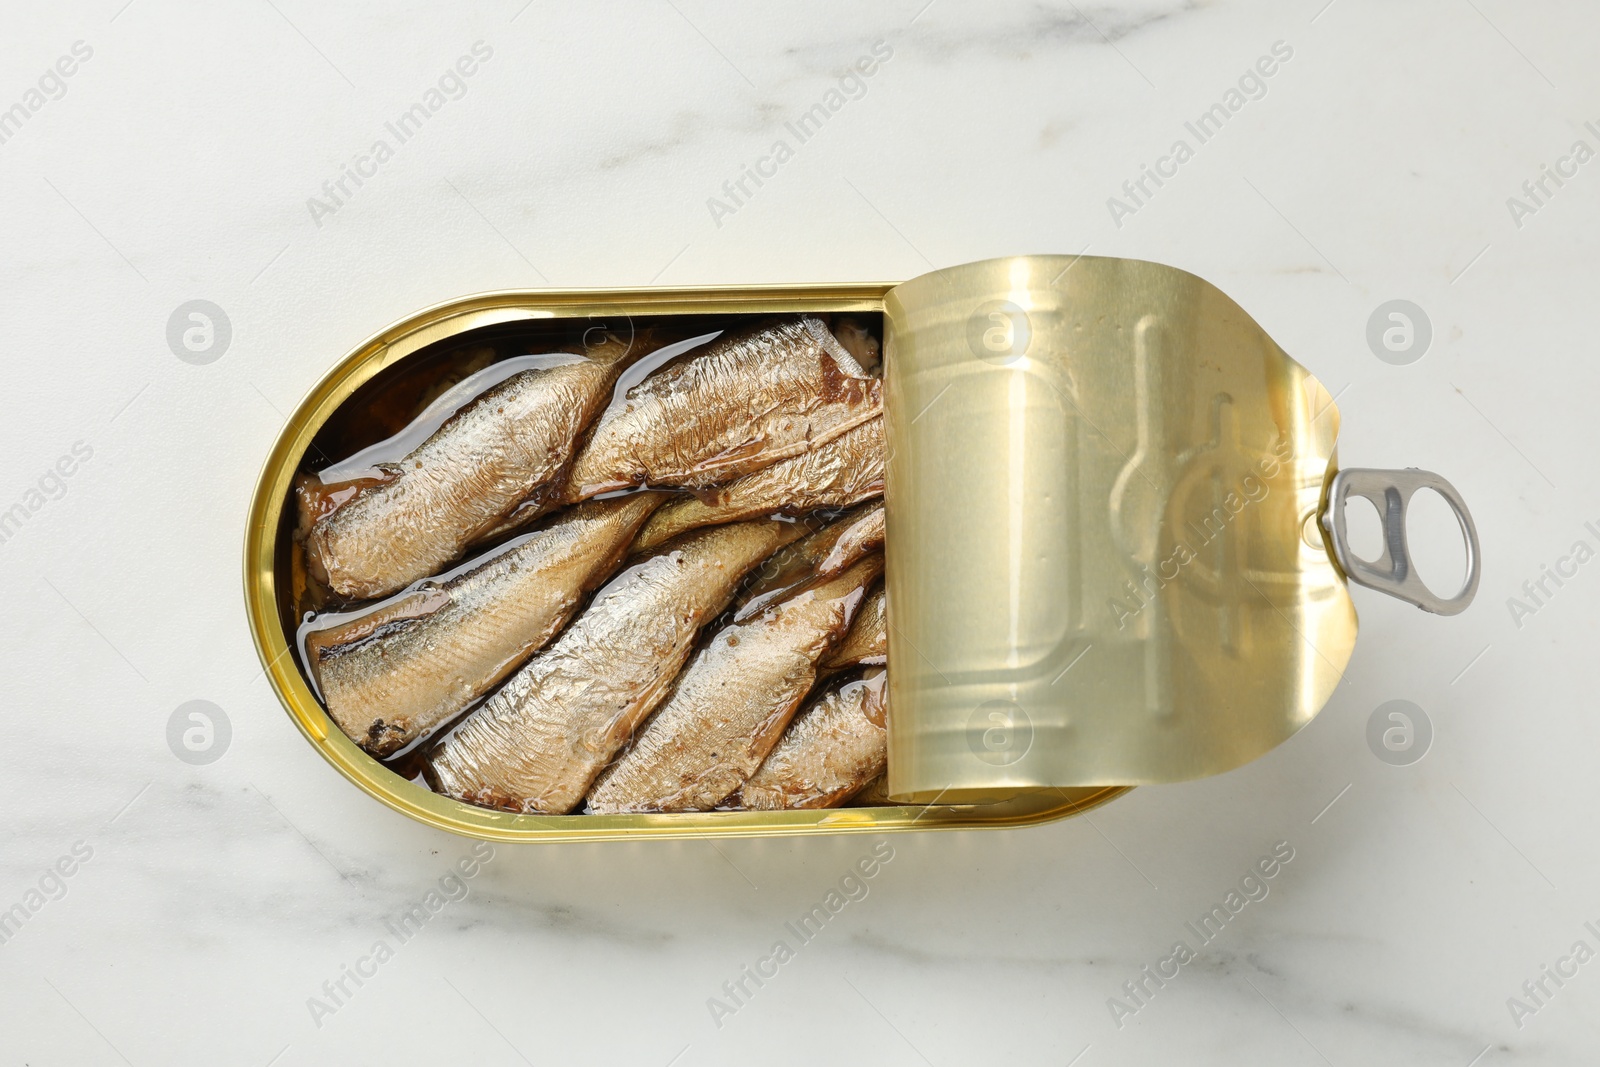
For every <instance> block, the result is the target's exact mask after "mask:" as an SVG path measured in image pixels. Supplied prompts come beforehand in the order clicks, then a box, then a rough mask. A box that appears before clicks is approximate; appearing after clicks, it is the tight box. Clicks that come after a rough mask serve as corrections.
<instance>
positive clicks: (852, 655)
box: [822, 585, 889, 671]
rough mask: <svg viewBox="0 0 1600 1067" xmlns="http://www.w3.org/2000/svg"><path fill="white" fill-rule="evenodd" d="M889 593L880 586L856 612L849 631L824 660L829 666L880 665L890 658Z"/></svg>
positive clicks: (832, 669) (837, 668)
mask: <svg viewBox="0 0 1600 1067" xmlns="http://www.w3.org/2000/svg"><path fill="white" fill-rule="evenodd" d="M888 613H889V597H888V594H887V593H885V592H884V589H883V586H881V585H880V586H878V588H877V589H874V590H873V591H872V595H871V596H869V597H867V599H866V602H865V603H864V604H862V605H861V609H860V610H859V611H857V612H856V617H855V621H854V622H852V623H851V624H850V632H849V633H848V634H846V635H845V638H844V640H843V641H841V642H839V645H838V647H837V648H835V649H834V650H833V651H832V652H830V653H828V658H827V659H825V660H823V661H822V666H823V668H824V669H826V670H830V671H838V670H845V669H847V668H849V667H867V666H875V667H881V666H883V665H884V664H885V663H887V662H888V661H889V614H888Z"/></svg>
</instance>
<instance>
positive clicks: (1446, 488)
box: [1322, 467, 1480, 615]
mask: <svg viewBox="0 0 1600 1067" xmlns="http://www.w3.org/2000/svg"><path fill="white" fill-rule="evenodd" d="M1419 489H1432V490H1433V491H1434V492H1436V493H1438V494H1439V495H1440V496H1442V497H1443V498H1444V500H1445V503H1447V504H1449V505H1450V510H1451V511H1453V512H1455V516H1456V522H1458V523H1460V525H1461V535H1462V536H1463V537H1464V538H1465V539H1466V542H1467V580H1466V583H1465V584H1464V585H1462V587H1461V591H1460V592H1458V593H1457V594H1456V595H1455V596H1453V597H1449V598H1444V597H1439V596H1436V595H1435V594H1434V593H1433V592H1432V591H1431V590H1430V589H1429V588H1428V587H1427V586H1426V585H1424V584H1423V581H1422V579H1421V578H1420V577H1418V575H1417V571H1416V568H1415V567H1414V566H1413V565H1412V562H1411V553H1410V549H1409V547H1408V545H1407V543H1406V508H1407V507H1408V506H1409V505H1410V503H1411V498H1412V497H1413V496H1414V495H1416V492H1417V490H1419ZM1352 495H1354V496H1359V497H1365V498H1366V499H1367V500H1370V501H1371V502H1372V504H1373V506H1374V507H1376V508H1377V509H1378V516H1379V519H1380V521H1381V522H1382V523H1383V555H1381V556H1379V557H1378V558H1377V559H1375V560H1372V561H1370V562H1369V561H1367V560H1364V559H1362V558H1361V557H1359V556H1357V555H1356V554H1355V553H1354V552H1352V551H1351V550H1350V535H1349V530H1348V527H1347V526H1346V520H1345V502H1346V501H1347V500H1348V499H1349V498H1350V497H1351V496H1352ZM1322 525H1323V526H1324V527H1325V528H1326V529H1327V531H1328V536H1329V540H1330V541H1331V542H1332V544H1333V554H1334V558H1335V559H1336V560H1338V563H1339V567H1340V569H1341V570H1343V571H1344V573H1345V576H1346V577H1347V578H1349V579H1350V580H1351V581H1352V582H1355V583H1356V584H1357V585H1364V586H1366V587H1367V588H1369V589H1376V590H1378V591H1379V592H1382V593H1388V594H1389V595H1390V596H1392V597H1395V598H1396V599H1399V600H1404V601H1406V602H1407V603H1408V604H1415V605H1416V606H1417V607H1419V608H1421V609H1422V610H1423V611H1431V612H1433V613H1434V614H1435V615H1456V614H1459V613H1460V612H1462V611H1465V610H1466V607H1467V605H1468V604H1470V603H1472V598H1473V596H1475V595H1476V594H1477V592H1478V576H1479V570H1480V552H1479V549H1478V529H1477V527H1476V526H1474V525H1473V524H1472V513H1471V512H1469V511H1468V510H1467V504H1466V501H1464V500H1462V499H1461V494H1460V493H1458V492H1456V488H1455V486H1453V485H1451V484H1450V483H1449V482H1447V481H1445V480H1444V479H1443V478H1441V477H1440V476H1439V475H1437V474H1434V473H1433V472H1432V471H1425V470H1418V469H1417V468H1416V467H1407V468H1406V469H1405V470H1379V469H1375V468H1365V467H1352V468H1349V469H1348V470H1342V471H1340V472H1339V473H1338V474H1336V475H1334V478H1333V484H1332V485H1331V486H1330V487H1329V489H1328V509H1327V511H1326V512H1324V514H1323V516H1322Z"/></svg>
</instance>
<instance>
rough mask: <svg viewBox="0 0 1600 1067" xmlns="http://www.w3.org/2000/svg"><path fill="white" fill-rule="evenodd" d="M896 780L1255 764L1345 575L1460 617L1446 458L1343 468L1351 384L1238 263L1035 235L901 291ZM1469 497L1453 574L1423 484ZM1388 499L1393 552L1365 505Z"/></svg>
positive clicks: (1311, 710)
mask: <svg viewBox="0 0 1600 1067" xmlns="http://www.w3.org/2000/svg"><path fill="white" fill-rule="evenodd" d="M885 311H886V325H885V347H886V358H885V368H886V370H885V376H886V382H885V388H886V394H885V408H886V412H887V417H888V420H889V449H890V452H889V461H888V484H887V497H886V501H887V508H888V522H889V530H890V536H889V538H888V541H887V556H888V559H887V566H888V577H887V580H888V585H889V588H890V590H891V598H890V604H889V623H890V629H889V644H890V649H889V660H890V662H891V663H893V664H894V669H893V670H892V671H891V672H890V701H889V704H890V709H891V711H890V730H891V733H890V746H889V751H890V762H889V791H890V793H891V794H892V795H893V796H894V797H895V798H896V799H899V800H909V801H918V802H923V803H931V802H935V801H936V800H938V801H942V802H944V803H969V802H970V803H980V802H985V801H994V800H999V799H1003V798H1007V797H1011V796H1015V795H1017V794H1018V793H1020V792H1026V791H1032V790H1040V789H1062V788H1070V787H1082V786H1098V785H1133V784H1143V783H1154V782H1174V781H1182V780H1185V779H1190V778H1197V777H1202V776H1205V775H1210V774H1217V773H1220V772H1222V771H1226V770H1229V769H1231V768H1233V767H1237V766H1239V765H1240V764H1243V763H1246V762H1248V761H1249V760H1251V759H1254V758H1255V757H1257V756H1259V755H1261V754H1262V753H1264V752H1266V751H1267V750H1269V749H1271V748H1273V747H1274V746H1276V745H1278V744H1280V743H1281V742H1283V741H1284V740H1285V739H1287V738H1288V737H1289V736H1290V735H1291V734H1293V733H1294V732H1295V731H1296V730H1298V729H1300V727H1302V726H1304V725H1305V724H1306V723H1307V722H1309V721H1310V720H1311V718H1312V717H1313V716H1314V715H1316V713H1317V712H1318V710H1320V709H1321V707H1322V705H1323V704H1324V703H1325V702H1326V700H1327V699H1328V696H1329V695H1330V694H1331V692H1332V690H1333V687H1334V686H1335V685H1336V684H1337V683H1338V681H1339V678H1340V677H1341V675H1342V673H1343V671H1344V669H1345V665H1346V664H1347V662H1348V661H1349V659H1350V655H1351V651H1352V648H1353V646H1354V643H1355V637H1356V615H1355V609H1354V606H1353V605H1352V603H1351V600H1350V596H1349V593H1348V591H1347V589H1346V585H1345V581H1346V579H1347V578H1348V579H1349V580H1353V581H1357V582H1359V583H1361V584H1365V585H1371V586H1373V587H1375V588H1381V589H1384V591H1386V592H1390V593H1392V594H1394V595H1397V596H1400V597H1402V598H1403V599H1407V600H1409V601H1410V602H1412V603H1414V604H1417V605H1418V606H1419V607H1423V608H1424V609H1426V610H1430V611H1435V612H1438V613H1441V614H1453V613H1455V612H1456V611H1459V610H1461V609H1462V608H1464V607H1465V606H1466V604H1467V602H1469V601H1470V600H1471V598H1472V595H1473V593H1474V592H1475V591H1476V586H1477V574H1478V559H1479V557H1478V548H1477V540H1476V532H1475V531H1474V530H1473V527H1472V522H1471V518H1470V516H1469V515H1468V513H1467V510H1466V505H1465V504H1464V503H1463V502H1462V501H1461V499H1460V496H1459V494H1457V493H1456V492H1455V490H1454V489H1453V488H1451V487H1450V486H1449V484H1448V483H1447V482H1445V481H1444V480H1443V479H1442V478H1439V477H1438V476H1437V475H1433V474H1429V473H1427V472H1422V471H1415V470H1408V471H1368V470H1363V471H1346V472H1343V476H1342V477H1336V475H1338V474H1339V472H1338V471H1337V470H1336V458H1335V438H1336V437H1337V435H1338V427H1339V414H1338V410H1337V408H1336V407H1335V406H1334V403H1333V398H1332V397H1330V396H1329V395H1328V392H1327V390H1325V389H1324V388H1323V386H1322V385H1321V383H1320V382H1318V381H1317V380H1316V378H1314V377H1313V376H1312V375H1311V374H1310V373H1309V372H1308V371H1307V370H1306V369H1305V368H1304V367H1302V366H1300V365H1299V364H1298V363H1296V362H1295V361H1294V360H1293V359H1291V358H1290V357H1289V356H1288V355H1287V354H1286V353H1284V351H1283V350H1282V349H1281V348H1279V347H1278V346H1277V344H1275V343H1274V342H1273V341H1272V339H1271V338H1270V337H1268V336H1267V334H1266V332H1265V331H1264V330H1263V329H1262V328H1261V327H1260V326H1259V325H1257V323H1256V322H1255V321H1254V320H1253V319H1251V318H1250V316H1249V315H1248V314H1246V313H1245V312H1244V310H1243V309H1241V308H1240V307H1239V306H1238V305H1237V304H1235V303H1234V302H1233V301H1232V300H1230V299H1229V298H1228V297H1227V296H1226V295H1224V294H1223V293H1222V292H1221V291H1220V290H1218V289H1217V288H1216V287H1215V286H1212V285H1210V284H1209V283H1207V282H1205V281H1203V280H1201V279H1200V278H1197V277H1195V276H1194V275H1191V274H1188V273H1186V272H1184V271H1181V270H1178V269H1175V268H1172V267H1166V266H1161V265H1159V264H1154V263H1146V262H1139V261H1133V260H1122V259H1109V258H1100V257H1087V256H1084V257H1068V256H1024V257H1017V258H1008V259H997V260H989V261H986V262H981V263H973V264H967V265H964V266H960V267H955V268H952V269H949V270H942V271H938V272H935V273H932V274H928V275H924V276H922V277H920V278H916V279H913V280H912V281H909V282H906V283H904V284H902V285H899V286H897V287H895V288H893V289H891V290H890V291H889V292H888V294H887V296H886V297H885ZM1422 488H1430V489H1435V490H1438V491H1439V492H1440V494H1441V495H1442V496H1444V497H1445V499H1446V501H1447V502H1448V503H1449V504H1450V506H1451V507H1452V508H1453V509H1454V510H1455V512H1456V515H1457V517H1458V519H1459V520H1460V522H1461V526H1462V532H1463V534H1464V536H1465V537H1466V539H1467V541H1468V561H1469V567H1468V579H1467V582H1466V585H1465V587H1464V588H1463V589H1462V591H1461V592H1460V593H1459V594H1457V595H1456V596H1455V597H1453V598H1449V599H1443V598H1439V597H1436V596H1434V594H1432V593H1431V592H1429V591H1428V590H1427V588H1426V586H1423V585H1422V583H1421V582H1420V580H1418V579H1417V578H1416V576H1415V573H1414V571H1413V570H1412V568H1411V567H1410V564H1409V558H1408V556H1407V554H1406V549H1405V533H1404V525H1405V523H1404V519H1405V507H1406V504H1407V503H1408V502H1409V500H1410V498H1411V495H1412V494H1413V493H1415V492H1416V491H1418V490H1419V489H1422ZM1350 495H1360V496H1365V497H1367V498H1368V499H1371V500H1372V501H1373V502H1374V503H1375V504H1376V505H1377V506H1378V509H1379V512H1380V515H1381V516H1382V517H1383V521H1384V533H1385V542H1386V546H1387V547H1386V548H1385V551H1384V553H1383V556H1382V557H1381V558H1380V559H1378V560H1376V561H1363V560H1359V559H1357V558H1356V557H1355V556H1354V555H1353V554H1351V553H1350V552H1349V551H1348V548H1347V547H1346V540H1347V534H1346V527H1345V517H1344V510H1343V509H1344V503H1345V500H1346V499H1347V498H1348V497H1349V496H1350Z"/></svg>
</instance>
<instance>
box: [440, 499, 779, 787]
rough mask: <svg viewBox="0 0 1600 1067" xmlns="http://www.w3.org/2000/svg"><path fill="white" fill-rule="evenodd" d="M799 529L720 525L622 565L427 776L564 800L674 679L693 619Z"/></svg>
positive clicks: (702, 619)
mask: <svg viewBox="0 0 1600 1067" xmlns="http://www.w3.org/2000/svg"><path fill="white" fill-rule="evenodd" d="M797 533H798V531H797V530H796V529H795V527H794V524H793V523H784V522H750V523H734V524H731V525H727V526H718V527H714V528H712V529H709V530H702V531H697V532H695V533H692V534H689V535H688V536H686V537H684V538H682V539H680V540H679V541H677V542H676V543H674V544H673V545H670V546H668V547H667V548H665V549H664V550H663V551H661V552H660V553H658V554H657V555H654V556H651V557H649V558H648V559H645V560H643V561H641V562H639V563H636V564H634V565H632V566H630V567H628V568H627V569H626V570H624V571H623V572H622V573H621V574H619V575H618V576H617V577H616V578H614V579H613V580H612V581H611V582H610V583H609V584H608V585H606V587H605V588H603V589H601V590H600V592H598V593H596V594H595V597H594V600H593V601H592V602H591V603H590V605H589V607H588V608H586V609H585V610H584V612H583V614H582V615H580V616H579V617H578V618H577V619H576V620H575V621H574V622H573V623H572V625H571V626H569V627H568V628H567V629H566V631H565V632H564V633H562V635H561V636H560V637H559V638H557V639H556V641H555V643H554V644H552V645H551V646H550V647H549V648H548V649H546V650H545V651H543V652H541V653H540V654H538V655H537V656H535V657H534V658H533V659H532V660H530V661H529V662H528V663H527V665H526V666H524V667H523V668H522V669H521V670H519V671H517V673H516V674H514V675H513V676H512V677H511V680H510V681H508V682H507V683H506V684H505V685H504V686H502V687H501V688H500V690H499V691H498V692H497V693H495V695H494V696H493V697H491V698H490V699H489V700H488V702H486V703H485V704H484V706H483V707H481V708H479V709H478V710H477V711H475V712H473V713H472V715H471V716H469V717H468V718H467V720H466V721H465V722H463V723H462V724H461V725H460V726H459V727H457V728H456V729H455V730H454V731H453V732H452V733H451V734H450V735H449V736H448V737H446V738H445V739H444V740H443V741H442V742H441V743H440V745H439V747H438V749H437V750H436V751H435V752H434V753H433V754H432V756H431V758H430V767H429V770H428V771H427V772H426V773H427V774H428V776H429V780H430V782H431V784H433V786H434V788H435V789H436V790H437V791H438V792H441V793H443V794H445V795H446V796H452V797H455V798H457V799H459V800H465V801H467V802H469V803H473V804H478V805H481V806H484V807H491V808H499V809H502V810H508V811H517V812H524V813H534V812H538V813H545V814H564V813H566V812H569V811H571V810H572V809H573V808H575V807H576V806H577V805H578V804H579V803H580V802H582V800H583V797H584V794H585V793H587V792H588V791H589V786H590V785H591V784H592V783H593V782H594V779H595V776H596V775H598V774H599V773H600V772H601V770H603V769H604V768H605V766H606V764H607V763H609V762H610V761H611V759H612V757H613V756H615V755H616V753H617V751H618V750H619V749H621V748H622V746H623V745H624V744H626V743H627V742H628V740H629V739H630V738H631V737H632V736H633V733H634V731H635V729H636V728H637V727H638V725H639V724H640V722H642V721H643V720H644V719H645V717H646V716H648V715H649V714H650V713H651V712H652V711H654V710H655V708H656V706H657V704H658V703H660V701H661V699H662V698H663V697H664V696H665V695H666V693H667V692H668V690H669V689H670V688H671V685H672V681H673V679H674V678H676V677H677V675H678V671H679V669H680V668H681V667H682V666H683V663H684V661H685V660H686V659H687V658H688V656H689V653H690V651H691V650H692V648H693V645H694V640H695V636H696V635H697V634H698V633H699V630H700V627H701V626H702V625H704V624H705V623H707V622H709V621H710V620H711V619H713V618H715V617H716V616H717V615H718V614H719V613H720V612H721V611H722V610H723V609H724V608H725V607H727V605H728V602H729V601H730V600H732V598H733V593H734V590H735V589H736V588H737V586H738V584H739V582H740V581H741V580H742V579H743V578H744V576H745V575H746V574H747V573H748V572H749V571H750V569H751V568H753V567H755V566H756V565H757V564H758V563H760V562H761V561H762V560H763V559H766V558H767V557H768V556H770V555H771V554H772V553H773V552H775V551H777V550H778V549H779V548H781V547H782V546H783V545H784V544H786V543H787V542H788V541H791V540H793V539H794V537H795V536H796V534H797Z"/></svg>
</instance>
